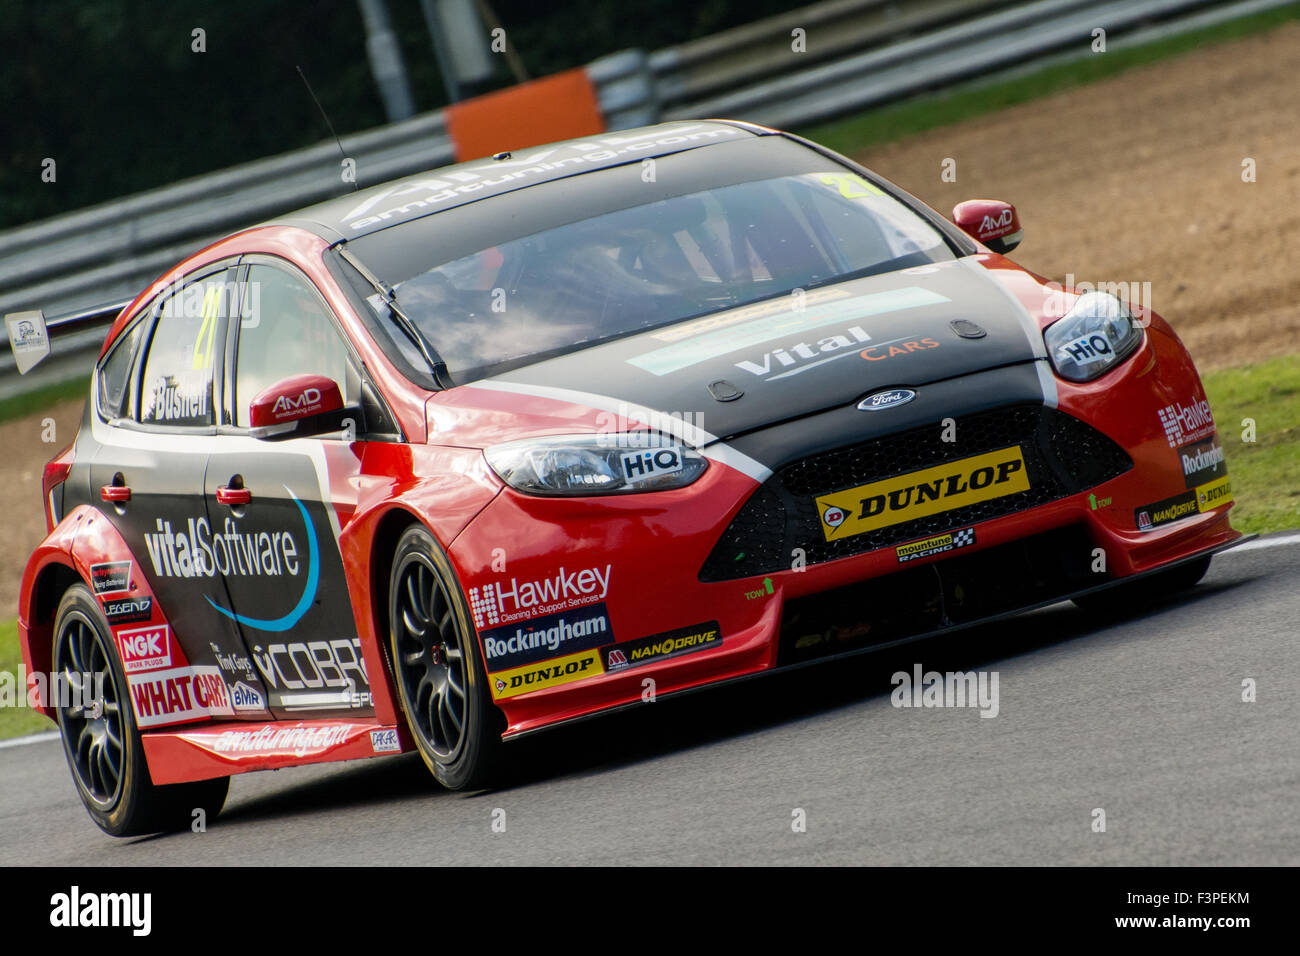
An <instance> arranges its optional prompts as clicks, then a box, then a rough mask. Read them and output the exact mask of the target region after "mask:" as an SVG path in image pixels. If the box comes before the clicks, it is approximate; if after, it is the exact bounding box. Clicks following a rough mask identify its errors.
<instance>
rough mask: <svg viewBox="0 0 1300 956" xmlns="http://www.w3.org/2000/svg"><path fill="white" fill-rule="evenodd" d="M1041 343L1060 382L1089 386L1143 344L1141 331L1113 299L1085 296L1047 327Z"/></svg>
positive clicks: (1105, 295)
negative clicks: (1043, 343)
mask: <svg viewBox="0 0 1300 956" xmlns="http://www.w3.org/2000/svg"><path fill="white" fill-rule="evenodd" d="M1043 341H1044V342H1045V343H1046V344H1047V354H1048V356H1049V357H1050V358H1051V360H1052V365H1053V366H1054V367H1055V368H1056V373H1057V374H1058V375H1060V376H1061V378H1066V379H1069V380H1070V381H1071V382H1089V381H1092V380H1093V379H1094V378H1096V377H1097V376H1098V375H1101V374H1102V373H1104V372H1106V371H1109V370H1110V369H1111V368H1113V367H1114V366H1116V365H1118V364H1119V363H1120V362H1122V361H1124V359H1126V358H1128V357H1129V356H1130V355H1131V354H1132V353H1133V350H1134V349H1136V348H1137V347H1138V343H1139V342H1141V341H1142V329H1141V327H1140V326H1139V325H1138V324H1137V321H1136V320H1135V319H1134V318H1133V313H1132V312H1130V311H1129V309H1128V306H1126V305H1125V304H1124V303H1123V302H1121V301H1120V300H1119V299H1118V298H1116V297H1115V296H1113V295H1111V294H1109V293H1107V292H1086V293H1084V294H1083V295H1081V296H1079V299H1078V301H1077V302H1075V303H1074V307H1073V308H1071V309H1070V311H1069V312H1067V313H1066V314H1065V316H1064V317H1062V318H1060V319H1057V321H1056V322H1054V323H1052V324H1051V325H1050V326H1048V327H1047V331H1046V332H1044V333H1043Z"/></svg>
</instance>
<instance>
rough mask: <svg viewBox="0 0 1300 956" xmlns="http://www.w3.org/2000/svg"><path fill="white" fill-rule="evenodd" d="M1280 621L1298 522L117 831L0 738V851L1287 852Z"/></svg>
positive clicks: (611, 854) (1299, 550) (582, 860)
mask: <svg viewBox="0 0 1300 956" xmlns="http://www.w3.org/2000/svg"><path fill="white" fill-rule="evenodd" d="M1298 621H1300V535H1294V534H1293V535H1288V536H1282V537H1275V538H1273V539H1263V540H1262V541H1258V542H1253V543H1252V544H1251V545H1248V546H1247V547H1246V548H1244V549H1242V550H1239V551H1231V552H1228V553H1226V554H1223V555H1221V556H1219V557H1218V558H1216V559H1215V561H1214V564H1213V566H1212V567H1211V569H1210V573H1209V574H1208V575H1207V577H1206V578H1205V580H1204V581H1203V582H1202V583H1201V585H1199V586H1198V587H1197V588H1196V589H1195V590H1194V591H1192V592H1189V593H1188V594H1187V595H1185V596H1184V597H1182V598H1181V599H1179V600H1176V601H1171V602H1167V603H1163V604H1159V605H1153V606H1151V607H1149V608H1147V609H1145V611H1144V612H1143V613H1142V614H1141V615H1139V616H1130V617H1127V618H1122V619H1118V620H1099V619H1097V618H1094V617H1088V616H1086V615H1085V614H1084V613H1083V612H1081V611H1078V610H1076V609H1075V608H1074V607H1073V606H1072V605H1068V604H1061V605H1056V606H1054V607H1051V608H1047V609H1044V610H1042V611H1039V612H1035V613H1033V614H1030V615H1026V616H1023V617H1021V618H1018V619H1015V620H1013V621H1011V622H1010V623H1003V624H999V625H995V626H990V627H986V628H983V629H978V630H972V631H967V632H964V633H961V634H958V635H952V636H950V637H946V638H943V639H939V640H930V641H927V642H921V643H914V644H912V645H910V646H907V647H904V648H901V649H896V650H894V651H891V652H887V653H886V654H881V655H875V656H869V657H866V658H861V659H859V660H857V661H855V662H853V663H851V664H843V663H840V664H827V665H821V666H819V667H816V668H811V669H809V670H805V671H801V672H797V673H792V674H786V675H777V676H772V677H768V678H764V679H761V680H757V681H751V682H748V683H746V684H742V685H737V686H734V687H729V688H723V689H720V690H716V691H712V692H709V693H705V694H697V695H694V696H693V697H689V698H685V699H680V700H677V701H671V700H661V701H659V702H657V703H654V704H648V705H646V706H645V707H644V708H641V709H638V710H636V711H634V712H631V713H627V714H622V715H616V716H614V717H611V718H608V719H605V720H601V721H594V722H589V723H587V724H584V725H580V726H577V727H573V728H570V729H567V730H561V731H558V732H554V733H551V734H547V735H541V736H538V737H535V738H532V739H531V740H525V741H520V742H517V743H515V744H513V745H512V749H513V751H514V753H515V760H516V765H517V768H518V769H517V771H516V774H515V779H514V781H513V782H512V783H511V785H509V786H507V787H505V788H503V789H499V790H495V791H491V792H487V793H479V794H470V795H460V794H451V793H447V792H445V791H441V790H439V789H438V788H437V787H436V786H435V785H433V783H432V781H431V779H430V778H429V777H428V775H427V774H426V772H425V770H424V767H423V765H422V764H421V763H420V762H419V760H418V758H413V757H401V758H388V759H383V760H373V761H359V762H354V763H348V764H335V765H327V766H324V767H315V768H310V767H309V768H300V769H291V770H282V771H277V772H274V773H260V774H247V775H243V776H238V777H235V778H234V781H233V785H232V788H231V795H230V799H229V800H228V802H227V805H226V810H225V811H224V812H223V813H222V814H221V816H220V817H219V818H217V819H216V820H213V821H210V823H209V826H208V829H207V831H206V832H204V833H190V832H187V833H183V834H178V835H172V836H165V837H150V838H143V839H134V840H114V839H112V838H110V837H106V836H104V835H103V834H101V833H100V832H99V830H98V829H96V827H95V826H94V825H93V824H92V823H91V822H90V820H89V818H88V817H87V816H86V814H85V811H84V810H83V809H82V807H81V804H80V803H79V802H78V800H77V797H76V794H75V792H74V790H73V787H72V783H71V780H70V779H69V775H68V770H67V767H66V765H65V763H64V759H63V753H62V749H61V747H60V745H59V743H58V741H57V740H52V741H44V742H39V743H34V744H28V745H22V746H6V747H4V748H3V749H0V863H2V864H4V865H13V864H27V865H43V864H59V865H67V866H120V865H130V864H163V865H185V866H195V865H202V866H213V865H225V864H247V865H257V866H267V865H278V864H334V865H346V864H634V865H644V864H751V863H753V864H760V863H801V864H821V863H831V864H1154V865H1163V864H1186V865H1202V864H1205V865H1211V864H1213V865H1234V864H1296V863H1298V862H1300V809H1298V808H1297V803H1296V794H1297V793H1298V792H1300V745H1298V742H1300V702H1298V700H1300V695H1298V694H1297V688H1298V687H1300V654H1298V653H1297V646H1296V645H1297V632H1298V630H1300V626H1298V625H1297V622H1298ZM916 663H920V664H921V665H923V667H924V669H925V670H927V671H929V670H938V671H968V670H971V669H981V670H989V671H996V672H997V673H998V675H999V682H998V688H999V710H998V714H997V716H996V717H994V718H992V719H989V718H982V717H981V716H980V714H979V711H978V710H977V709H934V708H931V709H925V708H920V709H917V708H896V707H894V706H892V705H891V703H890V692H891V690H892V689H893V686H892V684H891V680H890V677H891V675H892V674H893V673H894V672H895V671H899V670H905V671H909V672H910V671H911V669H912V666H913V665H914V664H916ZM1246 678H1253V679H1254V680H1255V682H1256V684H1257V693H1258V698H1257V700H1256V701H1255V702H1254V703H1246V702H1243V701H1242V682H1243V680H1244V679H1246ZM1097 808H1100V809H1103V810H1104V811H1105V822H1106V830H1105V832H1104V833H1102V832H1094V829H1093V821H1094V812H1093V811H1094V810H1095V809H1097ZM796 809H801V810H803V811H804V812H805V814H806V824H807V826H806V831H805V832H795V831H794V829H793V827H792V821H793V820H794V811H795V810H796ZM499 811H504V816H503V815H502V814H501V813H500V812H499ZM502 819H504V823H505V827H504V832H498V831H499V829H500V827H499V823H500V821H501V820H502ZM494 820H495V821H497V822H498V827H497V828H495V829H494V826H493V823H494Z"/></svg>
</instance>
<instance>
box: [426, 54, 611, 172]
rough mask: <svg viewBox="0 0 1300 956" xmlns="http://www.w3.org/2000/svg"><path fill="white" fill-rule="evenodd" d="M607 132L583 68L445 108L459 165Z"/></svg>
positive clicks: (592, 89) (593, 91)
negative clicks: (529, 147) (497, 154)
mask: <svg viewBox="0 0 1300 956" xmlns="http://www.w3.org/2000/svg"><path fill="white" fill-rule="evenodd" d="M604 131H605V118H604V117H603V116H601V113H600V104H599V103H598V102H597V101H596V90H595V88H594V87H593V86H592V84H591V78H590V77H588V76H587V71H586V70H585V69H583V68H581V67H579V68H578V69H576V70H566V71H565V72H564V73H556V74H555V75H553V76H544V77H542V78H541V79H539V80H530V81H529V82H527V83H521V84H519V85H518V86H512V87H510V88H509V89H506V90H499V91H497V92H495V93H488V94H486V95H484V96H476V97H474V98H473V99H470V100H465V101H464V102H461V103H455V104H453V105H451V106H448V107H447V132H448V133H449V134H450V135H451V141H452V145H453V146H454V148H455V150H456V162H458V163H459V162H464V161H465V160H467V159H479V158H481V157H483V156H491V155H493V154H494V153H501V152H506V151H508V150H516V149H524V148H526V147H528V146H537V145H539V144H541V143H552V142H555V141H556V140H561V139H576V138H578V137H581V136H591V135H593V134H595V133H603V132H604Z"/></svg>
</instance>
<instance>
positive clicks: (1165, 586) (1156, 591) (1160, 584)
mask: <svg viewBox="0 0 1300 956" xmlns="http://www.w3.org/2000/svg"><path fill="white" fill-rule="evenodd" d="M1208 570H1210V555H1206V556H1205V557H1203V558H1197V559H1196V560H1195V561H1188V562H1186V563H1184V564H1180V565H1178V566H1177V567H1174V568H1170V569H1169V570H1168V571H1158V572H1157V573H1155V574H1152V575H1149V576H1147V577H1144V578H1142V579H1141V580H1139V581H1130V582H1129V583H1127V584H1117V585H1115V587H1113V588H1106V589H1105V590H1104V591H1097V592H1096V593H1094V594H1085V595H1084V596H1083V597H1077V598H1075V599H1074V603H1075V605H1076V606H1078V607H1080V608H1082V609H1083V610H1085V611H1088V612H1089V613H1091V614H1131V613H1133V612H1134V611H1139V610H1141V609H1142V608H1144V607H1146V606H1147V605H1149V604H1151V603H1152V602H1153V601H1160V600H1163V599H1164V598H1169V597H1173V596H1174V595H1176V594H1178V593H1179V592H1181V591H1186V590H1187V589H1188V588H1191V587H1194V586H1195V585H1196V583H1197V582H1198V581H1200V580H1201V578H1203V577H1205V572H1206V571H1208Z"/></svg>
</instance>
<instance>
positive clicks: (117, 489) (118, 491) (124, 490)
mask: <svg viewBox="0 0 1300 956" xmlns="http://www.w3.org/2000/svg"><path fill="white" fill-rule="evenodd" d="M99 497H101V498H103V499H104V500H105V501H113V502H122V501H130V500H131V489H130V488H128V487H127V486H126V485H104V486H103V487H102V488H100V489H99Z"/></svg>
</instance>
